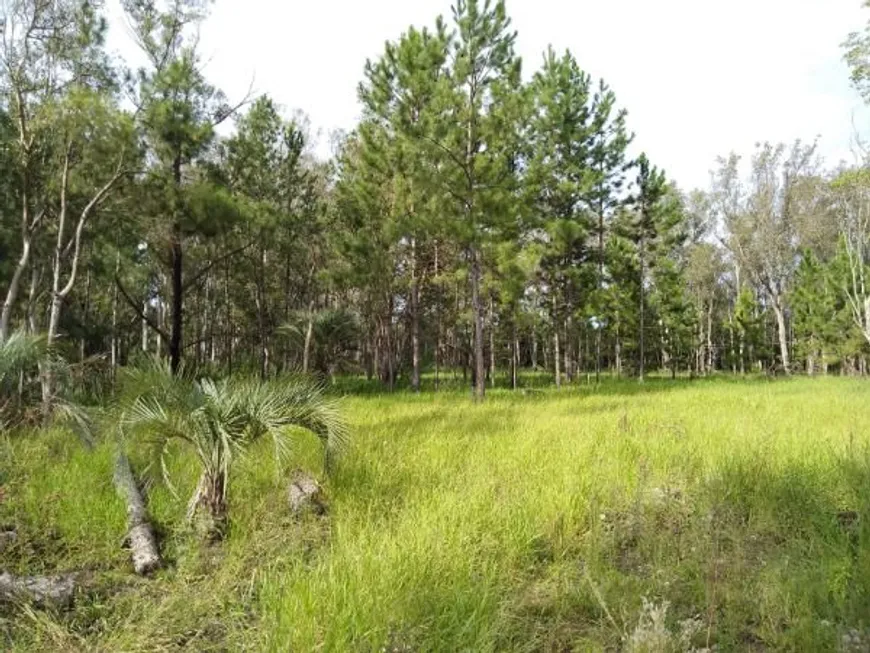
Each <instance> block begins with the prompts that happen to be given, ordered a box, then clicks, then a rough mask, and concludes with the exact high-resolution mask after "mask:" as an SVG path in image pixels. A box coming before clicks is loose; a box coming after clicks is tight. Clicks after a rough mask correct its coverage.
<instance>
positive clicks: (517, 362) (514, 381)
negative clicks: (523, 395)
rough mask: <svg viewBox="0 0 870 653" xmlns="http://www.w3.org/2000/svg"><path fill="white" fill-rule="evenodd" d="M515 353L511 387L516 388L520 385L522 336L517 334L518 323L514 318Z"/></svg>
mask: <svg viewBox="0 0 870 653" xmlns="http://www.w3.org/2000/svg"><path fill="white" fill-rule="evenodd" d="M512 340H513V353H512V355H511V388H512V389H514V390H516V389H517V387H518V386H519V366H520V337H519V335H518V334H517V323H516V319H514V323H513V338H512Z"/></svg>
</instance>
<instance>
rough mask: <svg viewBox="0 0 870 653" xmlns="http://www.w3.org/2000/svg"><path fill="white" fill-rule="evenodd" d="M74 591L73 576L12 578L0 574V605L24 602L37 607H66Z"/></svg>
mask: <svg viewBox="0 0 870 653" xmlns="http://www.w3.org/2000/svg"><path fill="white" fill-rule="evenodd" d="M75 591H76V575H75V574H62V575H58V576H13V575H12V574H9V573H5V572H4V573H0V603H15V602H20V601H26V602H28V603H33V604H35V605H38V606H46V607H47V606H54V607H68V606H69V605H70V604H72V601H73V597H74V596H75Z"/></svg>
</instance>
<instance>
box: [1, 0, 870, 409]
mask: <svg viewBox="0 0 870 653" xmlns="http://www.w3.org/2000/svg"><path fill="white" fill-rule="evenodd" d="M7 4H8V7H7V14H6V16H5V23H4V27H3V42H2V46H3V51H2V59H3V71H2V78H3V86H2V107H0V109H2V115H0V119H2V125H0V131H2V133H0V139H2V143H3V147H2V149H0V158H2V161H0V165H2V169H3V175H2V178H0V184H2V186H3V192H2V197H3V209H2V210H3V216H4V217H3V220H2V225H0V279H2V292H3V295H4V302H3V309H2V316H0V340H6V339H7V338H9V336H10V334H12V333H13V332H15V331H16V330H22V331H26V332H29V333H44V334H45V337H46V338H47V341H48V343H49V344H50V345H53V346H56V347H57V348H58V350H59V351H62V352H63V355H64V357H65V358H66V359H67V360H68V361H70V362H77V363H78V364H79V365H80V366H81V369H82V370H87V372H86V373H84V372H83V374H84V376H86V377H87V379H88V382H89V383H94V384H101V383H106V382H110V381H111V379H112V378H113V375H114V369H115V368H116V367H117V366H119V365H126V364H128V363H130V362H131V361H136V360H138V359H141V358H142V357H143V356H147V355H149V354H155V353H156V354H158V355H161V356H167V357H168V358H169V359H170V360H171V364H172V367H173V369H176V368H177V367H178V366H179V365H180V364H181V362H182V361H183V360H189V361H192V362H194V363H195V364H196V365H197V366H208V367H211V368H213V369H215V370H221V371H225V372H233V371H238V370H246V371H257V372H258V373H259V374H261V375H262V376H263V377H271V376H273V375H276V374H279V373H281V372H283V371H287V370H295V369H302V370H304V371H317V372H319V373H321V374H324V375H326V374H328V375H334V374H337V373H340V372H352V373H358V374H361V373H365V374H366V375H367V376H368V377H370V378H371V377H377V378H379V379H380V380H381V381H382V382H383V383H384V384H385V385H386V386H388V387H390V388H392V387H395V386H396V385H405V386H410V387H412V388H414V389H419V388H420V386H421V383H422V380H421V379H422V378H423V373H424V371H431V372H433V375H432V378H433V379H434V381H433V382H434V384H435V386H436V387H437V386H438V384H439V381H440V380H441V379H443V378H445V376H446V375H456V374H457V373H461V374H462V378H463V379H466V380H468V381H469V382H470V383H471V384H472V385H473V387H474V393H475V396H477V397H483V395H484V392H485V388H486V385H487V384H497V383H506V384H510V385H512V386H514V387H515V386H517V385H520V384H521V383H522V373H523V372H524V371H525V370H546V371H548V372H549V373H550V374H551V375H552V376H553V377H554V378H555V383H556V385H560V384H561V383H566V382H567V383H570V382H572V381H575V380H577V379H580V378H582V379H589V378H591V377H592V376H593V375H594V377H595V378H596V379H597V378H599V375H600V374H602V373H608V374H616V375H624V376H637V377H638V378H640V379H643V377H644V374H645V373H647V372H649V371H653V370H668V371H670V372H671V373H672V374H675V375H676V374H685V373H689V374H698V375H704V374H709V373H710V372H712V371H714V370H726V371H731V372H747V371H750V370H759V371H760V370H766V371H768V372H772V373H783V374H789V373H796V372H806V373H808V374H819V373H833V372H836V373H841V374H864V373H866V371H867V354H868V349H867V347H868V340H870V288H868V287H867V284H866V281H865V275H866V273H867V267H866V265H867V258H868V254H867V246H868V241H870V225H868V217H867V214H868V208H870V204H868V202H870V199H868V191H870V177H868V175H867V173H866V170H865V169H864V168H863V167H862V166H857V167H854V168H849V167H843V166H840V167H837V168H835V169H826V168H825V167H824V166H823V162H821V161H819V160H818V157H817V156H816V154H815V147H814V144H813V143H808V142H800V141H798V142H795V143H793V144H779V143H764V144H760V145H759V146H758V147H757V149H756V151H755V152H752V153H743V155H744V156H745V158H744V159H741V156H740V155H737V154H730V155H727V156H724V157H722V158H721V159H720V160H719V161H717V162H715V169H714V170H713V172H712V175H711V184H710V187H709V188H707V189H696V190H692V191H688V192H686V191H684V190H683V189H679V188H677V187H676V185H675V184H674V183H673V182H672V181H670V180H669V179H668V178H667V176H666V173H665V171H662V170H660V169H659V168H657V167H656V166H655V165H654V163H653V162H651V161H650V160H649V159H648V158H647V156H646V155H644V154H640V155H639V156H634V155H632V140H633V133H632V131H631V121H630V114H629V112H628V111H627V109H626V108H625V107H622V106H621V105H620V104H619V101H618V98H617V96H616V94H615V92H614V91H613V90H612V89H611V88H610V87H609V86H608V85H607V83H606V82H605V81H604V80H597V79H592V78H591V77H590V76H589V75H588V74H586V73H585V72H584V71H583V69H582V67H581V62H577V61H576V60H575V59H574V57H573V56H572V55H571V53H570V52H564V53H558V52H554V51H552V50H550V51H548V52H546V53H544V56H543V63H542V65H541V66H540V68H539V69H537V70H536V71H535V72H534V73H532V74H528V73H526V74H525V75H524V74H523V71H522V68H521V64H522V62H521V61H520V60H519V58H518V57H517V56H516V55H515V53H514V43H515V39H516V33H515V32H514V31H512V28H511V23H510V19H509V17H508V16H507V14H506V10H505V6H504V4H503V3H501V2H496V3H490V2H476V1H474V0H468V1H467V2H459V3H457V5H456V6H455V8H454V11H453V16H452V17H451V18H450V20H442V19H438V20H437V21H436V22H434V23H433V24H432V25H431V26H429V27H427V28H422V29H416V28H411V29H409V30H408V31H407V32H406V33H404V34H403V35H401V36H400V37H399V38H398V39H397V40H396V41H395V42H391V43H387V44H386V46H385V49H384V52H383V55H382V56H381V57H379V58H378V59H376V60H374V61H370V62H368V64H367V65H366V66H365V70H364V74H363V78H362V81H361V83H360V85H359V98H360V101H361V103H362V107H363V113H362V119H361V122H360V123H359V125H358V127H357V128H356V129H355V130H354V131H353V132H351V133H349V134H345V135H342V137H341V139H340V144H339V146H338V154H337V156H336V157H335V159H334V160H332V161H320V160H317V159H316V158H315V157H314V156H313V155H312V153H311V152H312V149H311V147H310V142H309V136H308V134H307V133H306V128H305V124H304V121H300V120H299V119H298V117H297V118H296V119H291V118H287V117H286V116H285V115H284V113H283V112H282V110H281V108H279V107H278V106H276V104H275V103H274V102H273V101H271V100H270V99H269V98H268V96H257V97H244V98H229V99H228V98H226V97H225V96H224V95H223V94H222V93H221V91H220V90H219V89H217V88H215V87H214V86H212V85H211V84H210V83H209V82H208V80H207V79H205V78H204V76H203V73H202V62H201V59H200V56H199V53H198V52H197V39H196V29H197V25H198V24H199V22H200V21H201V20H202V19H203V18H204V17H205V13H204V11H203V9H202V7H201V5H200V3H197V2H190V1H187V0H173V2H171V3H169V4H168V6H166V7H163V8H160V7H158V6H157V5H156V4H155V3H153V2H145V1H141V0H129V1H127V2H125V3H124V6H125V10H126V15H127V19H128V22H129V24H130V26H131V28H132V30H133V31H134V33H135V36H136V40H137V42H138V44H139V46H140V47H141V49H142V51H143V53H144V54H145V55H147V56H146V60H147V62H148V63H147V65H146V66H144V67H142V68H141V69H138V70H130V69H128V68H127V67H126V66H125V64H124V62H122V61H117V60H113V59H112V58H111V57H109V55H108V54H107V51H106V49H105V47H104V38H105V33H106V29H107V23H106V20H105V18H104V17H103V16H102V13H101V11H102V8H101V5H100V3H97V2H93V1H84V2H82V1H79V0H64V1H62V2H41V1H39V0H20V1H16V2H11V3H7ZM847 47H848V51H847V54H848V57H849V61H850V63H851V65H852V69H853V70H854V81H855V82H856V84H857V86H858V88H859V89H860V90H863V91H865V92H866V90H867V86H866V48H867V43H866V39H865V37H864V36H862V35H860V34H859V35H854V36H853V37H852V39H851V40H850V41H849V43H848V44H847ZM222 123H232V125H233V127H232V130H231V131H230V132H228V133H226V135H219V132H218V127H219V125H221V124H222ZM224 131H226V130H224ZM699 165H706V162H699ZM41 382H42V384H43V385H45V386H47V387H45V391H46V392H47V393H48V394H50V393H51V387H50V386H51V384H52V379H50V378H47V377H46V376H45V375H43V379H42V381H41Z"/></svg>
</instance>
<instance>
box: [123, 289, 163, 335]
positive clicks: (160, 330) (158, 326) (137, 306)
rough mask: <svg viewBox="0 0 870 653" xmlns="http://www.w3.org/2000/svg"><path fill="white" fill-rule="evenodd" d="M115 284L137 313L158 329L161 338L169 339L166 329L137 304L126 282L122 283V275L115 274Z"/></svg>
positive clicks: (153, 327) (150, 325)
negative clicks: (128, 290) (125, 286)
mask: <svg viewBox="0 0 870 653" xmlns="http://www.w3.org/2000/svg"><path fill="white" fill-rule="evenodd" d="M115 285H116V286H117V287H118V290H120V291H121V295H123V297H124V300H125V301H126V302H127V303H128V304H129V305H130V308H132V309H133V310H134V311H136V314H137V315H138V316H139V317H140V319H142V320H143V321H144V322H145V323H146V324H147V325H148V326H149V327H151V328H152V329H153V330H154V331H156V332H157V333H158V334H159V335H160V337H161V338H163V339H164V340H167V341H168V340H169V334H168V333H167V332H166V329H161V328H160V325H159V324H157V322H155V321H154V320H153V319H152V318H150V317H148V316H147V315H146V314H145V312H144V311H143V310H142V308H141V305H140V304H137V303H136V301H135V300H134V299H133V298H132V297H130V293H128V292H127V289H126V288H124V284H122V283H121V279H120V277H118V276H117V275H115Z"/></svg>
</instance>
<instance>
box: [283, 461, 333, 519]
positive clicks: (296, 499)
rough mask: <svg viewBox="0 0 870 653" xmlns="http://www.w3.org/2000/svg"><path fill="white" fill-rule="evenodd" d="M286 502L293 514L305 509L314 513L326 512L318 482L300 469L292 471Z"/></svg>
mask: <svg viewBox="0 0 870 653" xmlns="http://www.w3.org/2000/svg"><path fill="white" fill-rule="evenodd" d="M287 502H288V503H289V504H290V512H292V513H293V514H294V515H298V514H300V513H303V512H306V511H311V512H313V513H314V514H316V515H322V514H323V513H325V512H326V504H325V503H324V500H323V491H322V490H321V488H320V484H319V483H318V482H317V480H316V479H315V478H314V477H313V476H311V475H310V474H307V473H306V472H303V471H301V470H297V471H296V472H294V473H293V477H292V478H291V479H290V487H289V488H288V490H287Z"/></svg>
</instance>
